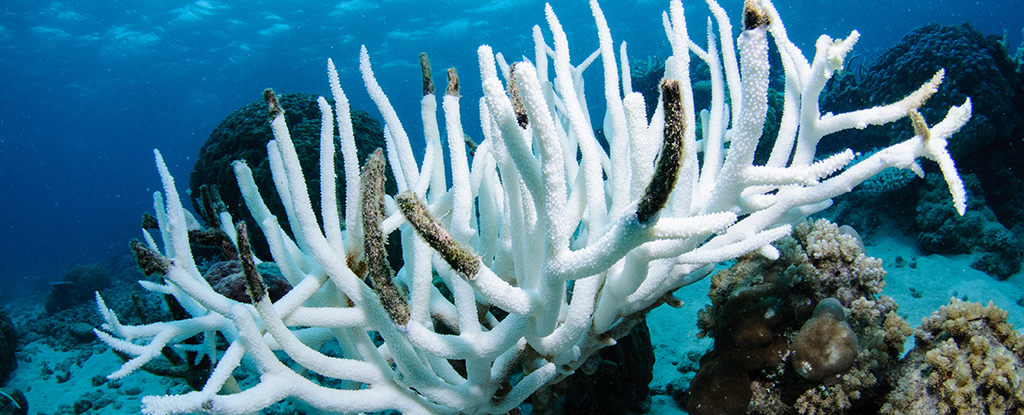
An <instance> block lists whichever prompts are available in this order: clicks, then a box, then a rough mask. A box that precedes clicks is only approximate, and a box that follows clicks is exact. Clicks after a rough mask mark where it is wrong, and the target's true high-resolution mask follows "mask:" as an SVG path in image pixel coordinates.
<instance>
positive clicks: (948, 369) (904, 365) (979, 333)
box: [882, 298, 1024, 414]
mask: <svg viewBox="0 0 1024 415" xmlns="http://www.w3.org/2000/svg"><path fill="white" fill-rule="evenodd" d="M1006 317H1007V312H1006V311H1005V310H1002V309H1000V308H998V307H996V306H995V305H994V304H992V303H991V302H989V304H988V305H987V306H982V305H981V304H980V303H967V302H964V301H961V300H958V299H956V298H952V299H951V300H950V303H949V304H948V305H946V306H943V307H941V308H940V309H939V311H936V312H935V313H933V314H932V315H931V316H929V317H926V318H925V319H924V321H923V324H922V326H921V330H920V331H919V332H918V333H917V345H916V346H915V347H914V349H913V350H911V351H910V353H908V354H907V357H906V358H904V360H903V362H901V367H900V369H899V374H900V375H902V376H900V381H899V384H898V385H897V387H896V388H895V389H894V390H893V391H892V392H891V393H890V394H889V396H888V397H887V400H886V404H885V406H884V407H883V408H882V410H883V413H905V412H918V411H926V412H931V413H938V414H963V413H986V414H1005V413H1021V412H1022V411H1024V381H1022V378H1024V377H1022V373H1024V372H1022V369H1024V360H1022V357H1024V356H1022V353H1021V347H1020V345H1021V336H1020V334H1019V333H1017V332H1016V331H1014V330H1013V326H1012V325H1010V324H1009V323H1007V322H1006Z"/></svg>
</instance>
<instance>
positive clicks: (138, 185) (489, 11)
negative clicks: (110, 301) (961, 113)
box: [0, 0, 1024, 300]
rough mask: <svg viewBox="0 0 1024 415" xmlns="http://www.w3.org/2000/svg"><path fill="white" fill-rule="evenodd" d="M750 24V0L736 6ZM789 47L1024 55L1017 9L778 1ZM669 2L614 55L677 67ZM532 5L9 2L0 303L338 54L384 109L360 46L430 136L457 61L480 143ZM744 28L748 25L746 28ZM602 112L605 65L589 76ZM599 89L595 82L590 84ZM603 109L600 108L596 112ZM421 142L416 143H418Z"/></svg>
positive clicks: (581, 47) (114, 224)
mask: <svg viewBox="0 0 1024 415" xmlns="http://www.w3.org/2000/svg"><path fill="white" fill-rule="evenodd" d="M550 3H551V6H552V7H553V8H554V10H555V12H556V13H557V15H558V17H559V19H560V21H561V22H562V24H563V26H564V27H565V29H566V31H567V32H568V36H569V40H570V46H571V48H573V49H572V50H573V54H572V58H573V62H574V63H578V62H579V61H581V60H582V59H584V58H585V57H586V56H588V55H589V54H590V53H591V52H592V51H594V50H595V49H596V47H597V36H596V32H595V30H594V23H593V18H592V16H591V14H590V10H589V8H588V6H587V5H586V3H585V2H583V1H576V0H574V1H568V0H555V1H551V2H550ZM721 5H722V6H723V7H725V8H726V9H727V10H729V11H730V13H731V14H732V19H733V22H734V25H736V26H738V25H739V23H738V21H739V17H738V16H739V12H740V10H741V7H742V2H741V1H739V0H724V1H722V2H721ZM684 6H685V7H686V8H687V16H688V24H689V32H690V34H691V37H692V38H694V39H699V38H702V37H701V36H700V35H699V34H702V33H704V32H705V20H704V16H707V14H708V13H707V7H706V5H705V4H704V2H703V1H686V2H685V3H684ZM776 6H777V8H778V9H779V12H780V14H781V15H782V18H783V20H784V21H785V23H786V25H787V28H788V29H789V37H790V39H792V40H793V41H794V42H795V43H797V45H798V46H800V47H801V48H802V49H803V50H804V53H805V54H806V55H809V56H810V55H811V54H812V52H810V51H811V49H812V45H813V43H814V41H815V40H816V39H817V37H818V36H819V35H821V34H828V35H830V36H832V37H834V38H840V37H845V36H847V35H848V34H849V33H850V31H851V30H853V29H856V30H858V31H859V32H860V35H861V38H860V41H859V43H858V45H857V46H856V48H855V51H856V52H857V53H860V54H862V55H863V56H864V58H865V59H866V60H867V61H870V60H871V59H873V58H874V57H876V56H878V55H879V54H880V53H881V52H882V51H884V50H885V48H887V47H889V46H891V45H893V44H894V43H896V42H897V41H899V39H900V38H901V37H902V36H903V35H904V34H905V33H907V32H908V31H910V30H911V29H913V28H914V27H917V26H919V25H922V24H926V23H931V22H938V23H943V24H960V23H963V22H970V23H971V24H972V25H973V26H974V27H975V28H977V29H978V30H980V31H981V32H983V33H985V34H994V35H999V36H1002V35H1003V34H1004V33H1006V38H1007V40H1008V44H1009V45H1010V49H1011V50H1015V49H1016V47H1017V45H1020V44H1021V41H1022V39H1021V25H1022V22H1024V19H1022V17H1024V12H1022V11H1021V8H1020V4H1018V2H1016V1H1008V0H1007V1H973V0H933V1H907V2H887V1H880V0H868V1H846V2H827V1H823V0H802V1H793V0H790V1H782V0H780V1H778V2H777V4H776ZM667 7H668V2H667V1H662V0H639V1H603V2H602V8H603V10H604V13H605V15H606V16H607V18H608V21H609V25H610V27H611V32H612V36H613V39H614V40H615V42H616V44H617V43H618V42H620V41H627V42H628V45H629V54H630V57H631V58H633V59H645V58H646V57H648V56H666V55H667V54H668V44H667V41H666V40H665V34H664V30H663V29H662V25H661V13H662V11H663V10H666V9H667ZM535 24H539V25H541V27H542V28H544V30H545V33H549V32H548V31H547V27H546V24H545V22H544V2H543V1H536V0H493V1H459V0H454V1H438V2H430V1H422V0H387V1H369V0H346V1H331V2H313V1H262V0H261V1H215V0H199V1H194V2H192V1H187V0H154V1H144V2H139V1H121V0H115V1H107V0H103V1H96V0H90V1H52V2H51V1H36V0H4V2H3V3H2V4H0V300H6V299H11V298H16V297H18V296H19V295H20V294H21V293H23V292H27V291H28V290H37V289H39V288H40V287H45V286H46V285H47V284H49V283H51V282H53V281H57V280H58V279H59V278H60V277H61V275H62V274H63V273H64V272H65V271H67V270H68V269H70V268H71V267H73V266H76V265H83V264H89V263H94V262H102V261H104V260H106V259H107V258H110V257H112V256H119V255H123V254H124V253H125V252H127V242H128V241H129V240H130V239H134V238H139V237H140V236H141V232H140V230H139V223H140V220H141V215H142V213H144V212H151V211H152V210H153V207H152V204H153V192H154V191H156V190H159V189H160V182H159V177H158V175H157V172H156V168H155V166H154V161H153V149H159V150H160V151H161V152H162V154H163V156H164V158H165V160H166V161H167V164H168V167H169V168H170V171H171V173H172V175H173V176H174V177H175V178H176V179H177V181H178V188H179V191H184V189H185V187H186V185H187V181H188V176H189V173H190V171H191V170H192V166H193V164H194V162H195V160H196V158H197V154H198V151H199V148H200V147H201V146H202V144H203V143H204V142H205V141H206V139H207V137H208V135H209V133H210V132H211V130H213V128H214V127H215V126H217V124H218V123H219V122H220V121H221V120H222V119H223V118H224V117H225V116H226V115H227V114H229V113H230V112H232V111H234V110H235V109H237V108H239V107H241V106H243V105H245V104H247V103H249V102H251V101H254V100H259V99H261V96H262V95H261V94H262V91H263V89H264V88H274V89H275V91H277V92H278V93H290V92H308V93H314V94H320V95H328V94H329V93H330V91H329V89H328V83H327V77H326V61H327V58H332V59H333V60H334V62H335V64H336V65H337V67H338V70H339V75H340V77H341V84H342V87H343V88H344V89H345V90H346V92H347V94H348V96H349V99H350V100H351V102H352V107H353V108H358V109H364V110H366V111H368V112H369V113H370V114H371V115H373V116H379V113H378V112H377V110H376V107H375V106H374V105H373V104H372V102H371V101H370V99H369V97H368V96H367V94H366V92H365V88H364V87H363V82H362V80H361V78H360V75H359V70H358V58H359V50H360V46H361V45H362V46H365V47H366V48H367V49H368V51H369V53H370V59H371V61H372V63H373V67H374V70H375V73H376V75H377V79H378V80H379V81H380V83H381V85H382V87H383V89H384V91H385V92H386V93H387V94H388V96H389V97H390V99H391V102H392V103H393V104H395V106H396V109H397V111H398V113H399V117H400V118H401V119H402V120H403V122H404V126H405V128H406V129H407V131H409V133H410V136H411V137H422V132H421V130H422V129H421V127H420V115H419V100H420V69H419V62H418V55H419V53H420V52H427V53H428V54H429V55H430V58H431V62H432V64H433V67H434V73H435V76H440V75H439V74H440V73H441V70H443V69H444V68H448V67H456V68H457V69H458V70H459V73H460V76H461V79H462V87H463V89H462V96H463V97H464V98H467V99H463V101H462V102H463V109H462V113H463V120H464V121H465V122H466V125H465V130H466V133H467V134H468V135H470V136H471V137H474V138H476V139H477V140H479V137H480V129H479V123H478V122H477V121H476V120H475V118H476V114H477V103H476V102H477V101H476V100H477V99H478V98H479V96H480V87H479V69H478V67H477V55H476V48H477V47H478V46H479V45H481V44H488V45H491V46H492V47H493V48H494V50H495V51H498V52H502V53H503V54H504V55H505V56H506V58H508V59H509V60H510V61H511V60H516V59H518V58H519V57H520V56H522V55H525V56H533V53H534V52H533V42H532V39H531V30H532V26H533V25H535ZM737 30H738V29H737ZM588 76H590V77H593V79H594V80H593V81H589V82H590V83H589V84H588V85H589V86H590V87H591V88H594V90H593V91H594V92H591V93H590V95H589V97H591V99H592V100H594V101H592V103H593V104H594V105H596V106H598V107H599V106H600V105H601V103H600V102H599V99H600V96H601V92H600V89H599V88H600V83H599V79H600V72H599V69H596V68H594V69H591V70H590V71H589V72H588ZM588 79H590V78H588ZM594 114H598V113H594ZM414 142H415V140H414Z"/></svg>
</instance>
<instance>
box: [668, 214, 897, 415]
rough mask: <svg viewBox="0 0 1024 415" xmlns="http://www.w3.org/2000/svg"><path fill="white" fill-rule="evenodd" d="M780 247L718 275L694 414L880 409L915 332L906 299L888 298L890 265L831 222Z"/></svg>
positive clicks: (803, 227)
mask: <svg viewBox="0 0 1024 415" xmlns="http://www.w3.org/2000/svg"><path fill="white" fill-rule="evenodd" d="M774 245H775V246H776V247H777V248H778V250H779V253H780V257H779V259H778V260H775V261H771V260H767V259H764V258H762V257H758V256H755V255H748V256H745V257H743V258H741V259H740V260H739V261H738V262H737V263H736V264H735V265H733V266H732V267H731V268H730V269H728V270H723V271H720V272H718V273H717V274H715V276H714V277H713V279H712V282H711V292H710V294H709V296H710V297H711V301H712V303H711V305H709V306H708V307H707V308H705V309H704V310H703V311H701V312H700V316H699V321H698V326H699V327H700V328H701V329H702V330H703V333H704V334H707V335H710V336H713V337H714V338H715V345H714V348H713V349H712V350H711V351H709V352H708V353H707V354H706V355H705V356H704V358H702V359H701V369H700V371H699V372H698V373H697V376H696V377H694V379H693V382H692V383H691V389H690V394H689V397H688V402H687V406H688V408H689V410H690V413H693V414H710V413H736V414H743V413H765V414H767V413H771V414H786V413H800V414H825V413H845V412H850V411H855V410H856V411H869V410H871V409H872V408H876V407H877V403H875V402H876V401H875V397H877V396H878V395H880V394H881V393H883V392H884V391H885V390H886V382H887V375H886V372H887V371H888V370H889V369H891V368H892V367H893V365H895V363H896V361H897V360H898V358H899V355H900V353H902V351H903V343H904V340H905V339H906V337H907V336H909V335H910V334H911V333H912V331H911V329H910V326H909V325H908V324H907V323H906V322H905V321H903V319H902V318H900V317H899V316H898V315H897V314H896V303H895V302H894V301H893V300H892V299H891V298H889V297H887V296H884V295H879V294H880V293H881V290H882V287H883V286H884V285H885V282H884V276H885V271H884V270H883V269H882V264H881V261H880V260H878V259H875V258H869V257H867V256H866V255H865V254H864V251H863V249H862V248H861V243H860V241H859V240H858V239H857V238H856V237H854V236H853V235H851V234H850V233H846V232H842V231H840V228H839V227H838V226H836V225H835V224H833V223H831V222H828V221H827V220H824V219H819V220H817V221H813V222H812V221H807V222H804V223H801V224H799V225H797V226H796V227H795V228H794V231H793V236H792V237H787V238H783V239H780V240H778V241H776V242H775V243H774ZM723 396H728V397H729V398H730V399H729V400H726V399H724V398H723ZM726 405H727V406H726Z"/></svg>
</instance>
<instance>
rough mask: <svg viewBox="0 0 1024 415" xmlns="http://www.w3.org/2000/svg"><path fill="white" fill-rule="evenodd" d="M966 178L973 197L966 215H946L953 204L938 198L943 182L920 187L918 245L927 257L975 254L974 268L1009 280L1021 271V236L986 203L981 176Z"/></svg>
mask: <svg viewBox="0 0 1024 415" xmlns="http://www.w3.org/2000/svg"><path fill="white" fill-rule="evenodd" d="M963 179H964V189H966V190H967V192H968V194H969V195H970V197H969V200H970V202H969V209H968V210H967V212H966V213H965V214H964V215H963V216H957V215H949V214H947V213H946V212H943V210H944V209H948V208H949V203H948V202H947V201H946V200H944V199H945V198H943V197H940V196H938V195H940V194H941V193H940V192H941V191H942V190H943V189H942V187H943V184H942V183H941V182H937V181H936V180H934V179H932V178H926V180H925V183H924V184H923V185H921V186H920V190H919V192H918V194H919V196H918V200H919V202H918V206H917V216H916V220H915V224H916V226H917V230H918V232H919V233H918V234H917V242H918V244H919V245H920V247H921V250H922V251H924V252H925V253H926V254H932V253H941V254H972V255H973V258H974V259H973V260H972V262H971V267H972V268H974V269H977V270H979V271H982V272H985V273H987V274H989V275H991V276H993V277H996V278H998V279H1000V280H1005V279H1006V278H1008V277H1009V276H1010V275H1013V274H1015V273H1017V272H1019V271H1020V267H1021V259H1022V257H1024V251H1022V248H1024V247H1022V245H1021V241H1020V238H1019V236H1018V235H1015V234H1014V233H1013V232H1011V231H1010V230H1009V229H1006V227H1005V226H1003V224H1002V223H1000V222H999V220H998V218H997V217H996V214H995V212H993V211H992V209H990V208H989V206H988V205H987V204H986V199H985V194H984V192H983V190H982V189H981V183H980V182H979V181H978V178H977V176H975V175H974V174H966V175H964V176H963Z"/></svg>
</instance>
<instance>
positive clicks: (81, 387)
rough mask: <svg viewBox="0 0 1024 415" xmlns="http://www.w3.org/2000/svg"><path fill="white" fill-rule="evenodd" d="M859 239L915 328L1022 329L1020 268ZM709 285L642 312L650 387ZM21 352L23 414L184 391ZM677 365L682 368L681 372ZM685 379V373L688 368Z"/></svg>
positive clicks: (12, 308)
mask: <svg viewBox="0 0 1024 415" xmlns="http://www.w3.org/2000/svg"><path fill="white" fill-rule="evenodd" d="M879 232H881V231H879ZM867 242H868V245H867V253H868V255H870V256H873V257H876V258H881V259H882V261H883V264H884V267H885V269H886V271H887V275H886V277H885V280H886V286H885V289H884V291H883V294H884V295H888V296H890V297H893V298H894V299H895V300H896V302H897V303H898V304H899V311H898V313H899V314H900V315H901V316H902V317H903V318H904V319H906V320H907V321H908V322H910V324H911V325H912V326H914V327H916V326H919V325H920V324H921V319H922V318H923V317H925V316H927V315H929V314H931V313H932V312H934V311H937V310H938V309H939V307H941V306H943V305H945V304H947V303H948V302H949V299H950V297H954V296H955V297H957V298H961V299H967V300H969V301H972V302H981V303H983V304H987V303H988V302H989V301H990V300H991V301H993V302H994V303H995V304H996V305H997V306H999V307H1000V308H1003V309H1005V310H1008V311H1009V312H1010V317H1009V319H1010V322H1011V323H1012V324H1013V325H1014V327H1016V328H1018V329H1019V328H1020V327H1024V308H1022V306H1021V305H1019V304H1018V301H1020V300H1021V299H1022V298H1024V273H1018V274H1015V275H1013V276H1011V277H1010V278H1009V279H1007V280H1005V281H998V280H996V279H995V278H992V277H990V276H988V275H986V274H984V273H982V272H980V271H977V270H974V269H972V268H971V267H970V266H969V264H970V258H969V257H968V256H953V257H946V256H940V255H928V256H925V255H923V254H922V253H921V252H920V251H918V250H917V248H916V243H915V241H914V240H913V238H910V237H906V236H893V235H884V234H876V235H875V236H874V237H872V238H870V239H869V240H868V241H867ZM897 257H902V258H903V259H905V260H907V262H911V263H912V262H914V261H915V260H916V267H911V266H909V265H904V266H902V267H897V265H896V258H897ZM709 285H710V278H705V279H704V280H702V281H700V282H698V283H696V284H694V285H691V286H689V287H684V288H683V289H681V290H679V291H678V292H677V293H676V296H677V297H679V298H681V299H683V300H684V301H685V304H684V305H683V307H682V308H680V309H673V308H669V307H667V306H663V307H660V308H658V309H656V310H654V311H653V312H652V313H651V314H650V316H649V318H648V324H649V326H650V329H651V337H652V341H653V343H654V348H655V355H656V356H657V362H656V363H655V367H654V381H653V382H652V383H651V387H652V390H653V391H664V390H665V389H666V386H667V385H668V384H669V383H671V382H673V381H675V380H677V379H679V378H681V377H683V376H684V372H685V371H687V370H692V369H693V367H694V365H695V364H696V363H695V360H696V359H697V358H699V356H700V355H701V354H703V353H704V352H705V351H706V350H707V349H708V348H709V347H710V346H711V342H712V340H711V339H707V338H705V339H698V338H697V336H696V334H697V332H698V330H697V327H696V321H697V311H698V310H700V309H702V308H703V307H704V306H705V304H707V303H709V300H708V298H707V292H708V287H709ZM41 304H42V299H41V298H36V299H32V298H25V299H21V300H18V301H14V302H12V303H10V304H6V305H5V308H6V309H7V311H8V312H9V313H10V315H11V318H12V320H14V322H15V325H16V326H17V325H18V323H19V321H24V319H25V318H27V317H26V316H29V315H34V314H38V313H40V312H43V311H42V305H41ZM911 347H913V337H911V339H910V340H908V342H907V345H906V348H905V349H906V350H909V349H910V348H911ZM22 351H23V352H26V354H27V355H29V356H30V357H31V361H24V360H23V361H21V362H19V366H18V369H17V370H16V371H15V372H14V373H13V374H12V375H11V378H10V379H9V380H8V382H7V383H6V384H5V385H4V386H5V388H7V389H12V388H16V389H20V390H22V391H23V392H25V395H26V397H27V398H28V400H29V406H30V411H29V414H51V415H52V414H57V413H61V407H62V406H64V408H69V407H70V406H71V405H73V404H74V402H75V401H77V400H79V399H82V398H83V397H85V398H86V399H90V400H92V401H99V400H103V401H106V400H108V399H109V402H105V403H106V405H105V406H103V408H101V409H99V410H96V409H93V410H89V411H87V412H86V413H87V414H92V413H103V414H137V413H140V405H141V400H142V397H143V396H145V395H152V394H166V393H175V394H180V393H184V392H187V391H188V390H189V389H188V387H187V386H185V385H184V384H182V383H180V382H178V381H172V380H169V379H163V378H159V377H156V376H154V375H151V374H148V373H145V372H142V371H139V372H136V373H133V374H131V375H129V376H128V377H126V378H124V379H122V380H120V381H119V382H115V383H113V384H111V383H105V384H101V385H99V386H94V383H93V382H94V380H93V379H94V378H97V377H105V376H106V375H108V374H110V373H112V372H113V371H115V370H117V368H118V367H119V366H120V364H121V362H122V361H121V359H120V358H118V357H117V356H116V355H114V354H113V353H112V352H111V351H110V350H109V349H108V348H107V347H106V346H105V345H102V344H101V343H99V342H93V343H92V344H91V345H88V346H83V348H81V349H79V350H77V351H71V352H57V351H54V350H53V349H52V348H50V347H48V346H46V345H45V344H43V342H41V341H36V342H33V343H30V344H28V345H26V346H24V347H23V349H22ZM44 365H45V366H48V367H49V368H51V369H53V368H58V367H61V365H64V367H68V368H69V370H70V372H71V373H72V376H71V377H70V379H68V380H67V381H66V382H64V383H58V382H57V379H56V376H54V375H50V376H49V377H47V378H45V379H43V378H42V376H41V373H43V371H44V369H43V367H44ZM680 367H683V368H686V370H683V371H681V370H680ZM688 376H692V373H690V374H689V375H688ZM118 383H119V384H118ZM112 386H116V388H115V387H112ZM72 413H73V412H72ZM649 413H650V414H659V415H660V414H682V413H685V411H684V410H682V409H681V408H679V407H678V405H677V404H676V403H675V402H674V401H673V400H672V398H671V397H669V396H668V395H665V394H657V393H656V394H655V395H654V396H653V401H652V403H651V408H650V411H649Z"/></svg>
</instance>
